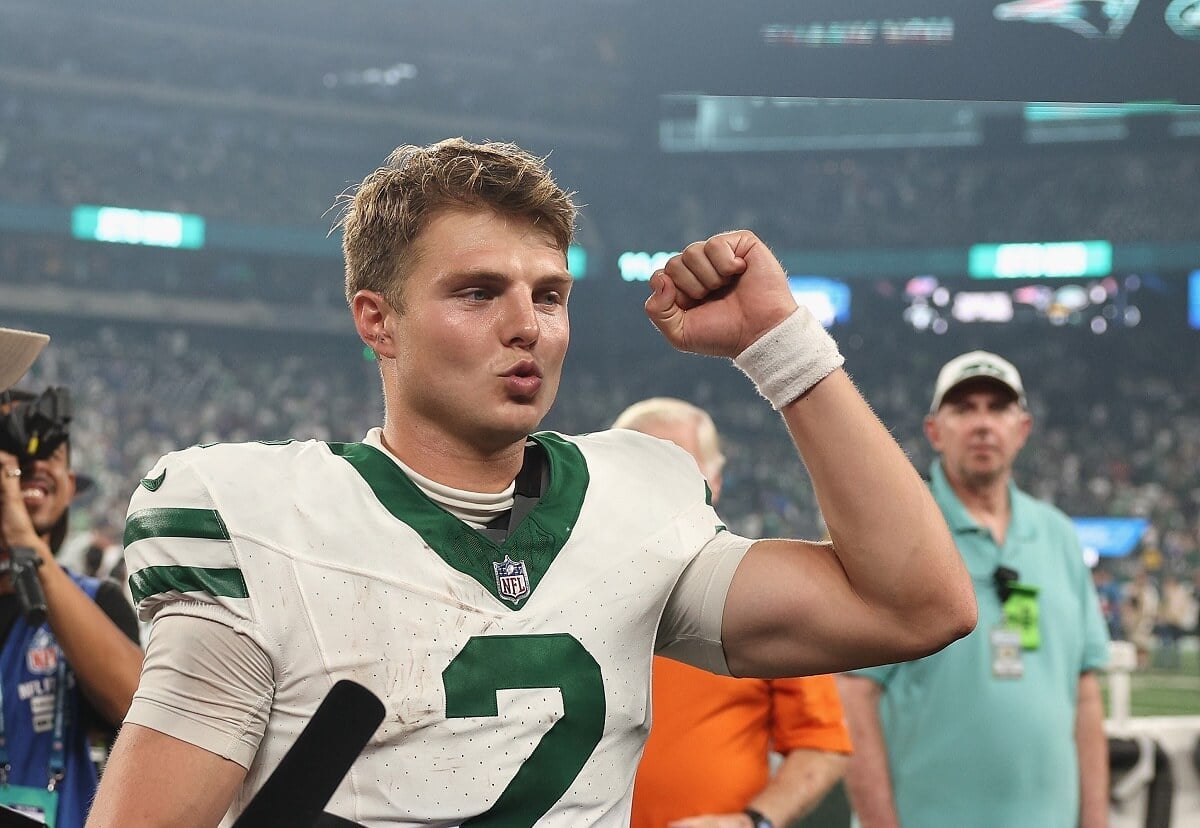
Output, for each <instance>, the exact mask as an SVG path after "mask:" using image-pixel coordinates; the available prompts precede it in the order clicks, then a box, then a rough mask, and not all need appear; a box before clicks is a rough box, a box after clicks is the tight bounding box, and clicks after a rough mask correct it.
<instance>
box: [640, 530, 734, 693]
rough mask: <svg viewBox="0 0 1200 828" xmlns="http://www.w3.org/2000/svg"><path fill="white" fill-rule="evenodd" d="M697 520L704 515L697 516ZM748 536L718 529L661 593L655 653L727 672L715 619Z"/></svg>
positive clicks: (719, 615)
mask: <svg viewBox="0 0 1200 828" xmlns="http://www.w3.org/2000/svg"><path fill="white" fill-rule="evenodd" d="M697 519H698V520H700V521H703V520H704V517H702V516H698V517H697ZM752 543H753V541H752V540H750V539H749V538H743V537H740V536H738V535H735V534H733V533H732V532H726V531H721V532H719V533H718V534H716V535H715V536H713V537H712V538H711V539H710V540H709V541H708V542H707V543H705V544H704V545H703V546H702V547H701V549H700V551H699V553H698V554H697V555H696V556H695V558H693V559H692V561H691V563H689V564H688V566H687V567H686V568H685V569H684V571H683V574H682V575H680V577H679V581H678V582H677V583H676V584H675V589H673V590H672V591H671V595H670V597H669V598H668V599H667V606H666V608H665V609H664V611H663V615H662V620H661V621H660V623H659V627H658V636H657V641H656V644H655V647H656V650H657V652H658V654H659V655H664V656H667V657H668V658H673V659H675V660H676V661H682V662H683V663H685V664H690V665H692V666H693V667H699V668H700V669H702V670H708V671H709V672H710V673H716V674H717V675H719V676H728V675H730V673H729V665H728V664H727V663H726V661H725V650H724V647H723V646H722V644H721V621H722V619H723V617H724V614H725V598H726V596H727V595H728V594H729V584H730V582H731V581H732V580H733V573H734V572H735V571H737V567H738V564H740V563H741V562H742V558H743V557H745V555H746V551H747V550H748V549H749V548H750V546H751V544H752Z"/></svg>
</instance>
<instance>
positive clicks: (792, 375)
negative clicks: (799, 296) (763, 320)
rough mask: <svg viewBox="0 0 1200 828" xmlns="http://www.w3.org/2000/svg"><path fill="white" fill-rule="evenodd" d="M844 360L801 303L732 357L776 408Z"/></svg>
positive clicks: (795, 397) (805, 389) (817, 380)
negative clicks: (789, 314)
mask: <svg viewBox="0 0 1200 828" xmlns="http://www.w3.org/2000/svg"><path fill="white" fill-rule="evenodd" d="M845 361H846V360H845V359H844V358H843V357H842V354H841V352H840V351H838V346H837V343H836V342H834V341H833V337H832V336H830V335H829V334H828V333H827V332H826V331H825V329H824V328H823V327H821V323H820V322H818V321H817V318H816V317H815V316H813V315H812V312H811V311H810V310H809V309H808V308H806V307H804V306H803V305H801V306H800V307H798V308H796V310H795V312H794V313H792V315H791V316H789V317H788V318H787V319H785V320H783V321H782V322H780V323H779V324H778V325H776V326H775V327H774V328H772V329H771V330H769V331H767V332H766V333H765V334H763V335H762V336H760V337H759V338H758V339H757V340H755V341H754V342H752V343H750V346H749V347H748V348H746V350H744V351H742V352H741V353H740V354H738V355H737V356H736V357H734V359H733V362H734V364H735V365H737V367H738V368H741V369H742V370H743V371H744V372H745V373H746V376H748V377H750V379H751V380H752V381H753V382H754V385H755V387H756V388H758V393H760V394H762V395H763V396H764V397H766V398H767V401H768V402H770V403H771V405H772V407H774V408H775V409H776V410H779V409H781V408H783V407H784V406H785V405H787V404H788V403H790V402H792V401H793V400H796V399H799V398H800V396H801V395H803V394H804V393H805V392H806V391H808V389H810V388H812V387H813V386H814V385H816V384H817V383H818V382H820V381H821V380H823V379H825V377H827V376H829V375H830V374H832V373H833V372H834V371H835V370H837V369H838V368H840V367H841V365H842V363H843V362H845Z"/></svg>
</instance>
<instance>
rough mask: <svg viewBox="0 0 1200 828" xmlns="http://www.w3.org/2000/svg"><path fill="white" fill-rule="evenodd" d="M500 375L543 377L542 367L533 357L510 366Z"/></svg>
mask: <svg viewBox="0 0 1200 828" xmlns="http://www.w3.org/2000/svg"><path fill="white" fill-rule="evenodd" d="M500 376H502V377H537V378H538V379H541V378H542V369H541V368H539V367H538V364H537V363H536V362H534V361H533V360H532V359H523V360H521V361H520V362H518V363H517V364H516V365H514V366H512V367H511V368H509V369H508V370H507V371H505V372H504V373H503V374H501V375H500Z"/></svg>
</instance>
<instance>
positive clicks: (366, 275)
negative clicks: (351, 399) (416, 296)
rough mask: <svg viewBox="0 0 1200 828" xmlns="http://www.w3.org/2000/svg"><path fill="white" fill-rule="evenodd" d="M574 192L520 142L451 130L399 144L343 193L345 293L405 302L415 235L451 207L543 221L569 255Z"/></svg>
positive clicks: (341, 221)
mask: <svg viewBox="0 0 1200 828" xmlns="http://www.w3.org/2000/svg"><path fill="white" fill-rule="evenodd" d="M573 195H574V194H573V193H568V192H566V191H564V190H563V189H562V188H560V187H559V186H558V185H557V184H556V183H555V182H554V179H553V178H551V176H550V171H549V170H548V169H547V167H546V165H545V161H544V159H541V158H537V157H536V156H533V155H530V154H529V153H528V152H526V151H525V150H523V149H521V148H520V147H518V146H516V145H515V144H502V143H484V144H475V143H471V142H470V141H467V140H464V139H463V138H449V139H447V140H445V141H439V142H438V143H436V144H430V145H429V146H426V147H416V146H411V145H405V146H401V147H397V148H396V149H394V150H393V151H392V153H391V154H390V155H389V156H388V157H387V160H386V161H385V162H384V164H383V166H382V167H380V168H379V169H377V170H375V171H374V172H372V173H371V174H370V175H368V176H367V177H366V178H364V179H363V180H362V183H361V184H359V185H358V187H357V188H355V189H354V191H353V194H352V195H351V194H346V195H344V196H343V198H342V201H343V202H344V204H345V207H344V212H343V213H342V216H341V218H340V219H339V220H338V223H337V226H339V227H341V229H342V252H343V254H344V255H345V259H346V300H347V301H350V300H351V299H352V298H353V297H354V294H356V293H357V292H358V291H360V290H373V291H375V292H377V293H379V294H380V295H382V296H383V298H384V299H386V300H387V302H388V304H390V305H391V306H392V307H393V308H396V309H400V307H401V304H402V294H403V285H404V280H405V277H406V276H407V275H408V273H409V272H410V271H411V269H412V267H413V265H414V263H415V262H416V258H417V248H416V245H415V242H416V241H417V239H418V238H419V237H420V235H421V233H422V232H423V231H424V230H425V229H426V228H427V227H428V226H429V222H430V221H431V220H432V219H433V218H434V217H435V216H436V215H437V214H438V213H439V212H442V211H444V210H448V209H468V210H494V211H495V212H497V213H500V214H502V215H505V216H519V217H522V218H525V219H528V220H529V221H530V222H532V223H533V224H535V225H537V226H538V227H539V228H542V229H543V230H544V231H545V232H546V233H547V234H548V235H549V236H550V237H551V238H553V239H554V242H555V244H556V245H557V246H558V247H559V249H561V250H562V251H563V254H564V255H565V254H566V252H567V248H568V247H569V246H570V244H571V238H572V236H573V234H574V230H575V211H576V208H575V205H574V203H573V202H572V200H571V198H572V196H573Z"/></svg>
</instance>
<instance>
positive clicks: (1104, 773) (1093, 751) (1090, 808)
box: [1075, 673, 1108, 828]
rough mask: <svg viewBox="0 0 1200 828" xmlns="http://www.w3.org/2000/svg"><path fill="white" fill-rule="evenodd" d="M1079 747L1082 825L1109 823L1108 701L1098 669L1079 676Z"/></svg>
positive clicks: (1092, 827) (1101, 826) (1084, 827)
mask: <svg viewBox="0 0 1200 828" xmlns="http://www.w3.org/2000/svg"><path fill="white" fill-rule="evenodd" d="M1075 747H1076V750H1077V751H1078V753H1079V825H1080V828H1105V826H1107V825H1108V737H1107V736H1106V735H1105V733H1104V702H1103V699H1102V698H1101V695H1100V681H1099V679H1098V678H1097V677H1096V675H1095V674H1094V673H1085V674H1083V675H1082V676H1080V677H1079V703H1078V706H1077V708H1076V711H1075Z"/></svg>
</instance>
